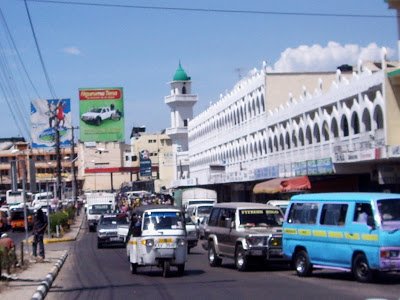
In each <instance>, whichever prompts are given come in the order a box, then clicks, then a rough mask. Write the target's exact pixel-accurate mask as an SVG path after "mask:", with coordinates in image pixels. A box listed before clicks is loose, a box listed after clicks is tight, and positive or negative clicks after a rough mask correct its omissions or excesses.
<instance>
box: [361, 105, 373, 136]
mask: <svg viewBox="0 0 400 300" xmlns="http://www.w3.org/2000/svg"><path fill="white" fill-rule="evenodd" d="M362 122H363V124H364V128H365V131H371V116H370V114H369V111H368V109H364V112H363V115H362Z"/></svg>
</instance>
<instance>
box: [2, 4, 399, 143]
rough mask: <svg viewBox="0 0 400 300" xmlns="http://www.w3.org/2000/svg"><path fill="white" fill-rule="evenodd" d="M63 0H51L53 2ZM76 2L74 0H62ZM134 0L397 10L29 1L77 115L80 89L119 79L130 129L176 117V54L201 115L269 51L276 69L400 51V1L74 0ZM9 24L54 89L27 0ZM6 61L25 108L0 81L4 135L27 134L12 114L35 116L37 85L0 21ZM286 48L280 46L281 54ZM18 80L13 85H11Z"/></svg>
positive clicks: (63, 93)
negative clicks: (172, 109)
mask: <svg viewBox="0 0 400 300" xmlns="http://www.w3.org/2000/svg"><path fill="white" fill-rule="evenodd" d="M56 1H58V0H54V1H53V2H56ZM65 2H72V0H64V2H63V3H65ZM74 2H81V3H82V2H85V3H92V4H93V3H96V4H98V3H107V4H114V5H115V4H120V5H136V6H157V7H180V8H203V9H216V10H247V11H248V10H251V11H264V12H266V11H270V12H296V13H314V14H337V15H343V14H350V15H379V16H392V17H391V18H356V17H341V16H336V17H327V16H305V15H282V14H244V13H217V12H189V11H176V10H152V9H138V8H126V7H125V8H113V7H101V6H94V5H91V6H89V5H65V4H55V3H44V2H33V1H29V0H28V1H27V3H28V6H29V11H30V15H31V19H32V22H33V25H34V28H35V32H36V36H37V40H38V44H39V46H40V49H41V53H42V57H43V61H44V63H45V65H46V68H47V72H48V75H49V78H50V81H51V83H52V85H53V87H54V90H55V92H56V95H57V97H59V98H71V105H72V111H73V118H74V120H73V124H74V125H75V126H77V125H78V124H79V119H78V118H79V103H78V89H79V88H82V87H119V86H121V87H123V88H124V93H125V95H124V96H125V117H126V120H125V130H126V135H127V138H128V137H129V133H130V130H131V128H132V126H141V125H145V126H146V127H147V131H148V132H159V131H161V130H162V129H165V128H166V127H169V126H170V119H169V117H170V114H169V110H168V107H167V105H165V104H164V96H166V95H169V93H170V90H169V85H168V82H169V81H171V80H172V77H173V75H174V73H175V70H176V69H177V67H178V63H179V60H180V61H181V63H182V66H183V68H184V69H185V70H186V72H187V73H188V75H189V76H191V77H192V91H193V93H195V94H197V95H198V96H199V101H198V103H197V104H196V106H195V109H194V111H195V115H197V114H198V113H199V112H201V111H203V110H204V109H205V108H206V107H207V106H208V105H209V103H210V102H211V101H212V102H215V101H216V100H217V99H219V95H220V94H221V93H222V94H223V93H225V91H228V90H230V89H231V88H232V87H233V86H234V85H235V83H236V82H237V81H238V78H239V73H238V71H237V70H238V69H240V70H241V72H240V73H241V75H242V76H243V75H246V73H247V72H248V71H250V70H251V69H253V68H258V69H259V68H260V67H261V66H262V62H263V61H267V63H268V65H269V67H270V69H271V71H334V70H335V68H336V67H337V66H338V65H341V64H345V63H348V64H354V63H356V61H357V59H358V58H359V57H360V56H361V57H362V58H364V59H369V58H372V59H376V58H378V57H379V48H381V47H386V48H388V53H389V58H391V59H396V60H397V57H398V55H397V31H396V28H397V25H396V19H395V18H394V16H395V11H394V10H389V9H388V5H387V4H386V3H385V1H383V0H380V1H378V0H362V1H360V0H326V1H320V0H307V1H298V0H275V1H272V0H268V1H267V0H247V1H242V0H212V1H211V0H203V1H178V0H169V1H167V0H159V1H155V0H154V1H151V0H146V1H134V0H75V1H74ZM0 9H1V10H2V13H3V16H4V18H5V20H6V22H7V24H8V27H9V29H10V32H11V35H12V37H13V39H14V42H15V44H16V46H17V48H18V51H19V53H20V56H21V58H22V60H23V62H24V64H25V67H26V69H27V72H28V74H29V76H30V77H31V79H32V81H33V83H34V86H35V88H36V90H37V91H38V94H39V96H40V97H41V98H44V99H49V98H52V95H51V93H50V91H49V88H48V86H47V84H46V79H45V76H44V74H43V71H42V68H41V65H40V60H39V57H38V54H37V51H36V48H35V42H34V39H33V36H32V32H31V29H30V25H29V20H28V17H27V12H26V9H25V4H24V2H23V1H21V0H2V1H1V2H0ZM0 51H1V56H0V64H1V65H0V67H2V66H3V67H4V64H5V63H7V64H8V66H9V68H10V74H11V73H12V75H10V77H12V79H13V81H12V82H11V83H10V82H8V81H7V82H4V81H3V82H1V80H2V77H0V84H1V86H0V87H1V88H2V89H7V88H10V89H12V90H17V91H18V93H17V95H16V96H15V95H14V96H15V99H13V101H19V104H20V107H21V110H22V112H21V114H16V115H17V116H16V121H15V120H14V119H13V118H12V114H11V113H10V109H9V108H8V107H7V105H6V102H5V99H4V95H3V94H2V93H1V90H0V103H1V105H2V107H3V109H2V110H1V111H0V137H10V136H18V135H21V133H20V131H19V130H18V126H16V122H22V121H21V118H24V119H25V120H26V122H27V124H29V103H30V101H31V100H32V99H33V98H37V95H36V93H35V92H34V90H33V88H32V87H30V84H29V83H27V82H28V81H27V79H26V76H24V74H23V72H21V68H20V67H18V64H17V63H16V62H15V58H16V54H15V51H13V50H12V49H11V48H10V46H9V44H7V36H6V34H5V29H4V26H3V23H1V26H0ZM283 54H284V55H283ZM10 84H15V86H14V85H13V86H12V87H7V86H9V85H10Z"/></svg>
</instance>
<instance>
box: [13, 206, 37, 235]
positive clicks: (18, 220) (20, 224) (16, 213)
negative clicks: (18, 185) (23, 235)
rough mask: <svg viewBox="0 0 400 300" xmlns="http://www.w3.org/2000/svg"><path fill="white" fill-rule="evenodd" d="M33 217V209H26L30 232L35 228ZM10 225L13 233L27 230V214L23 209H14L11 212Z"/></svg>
mask: <svg viewBox="0 0 400 300" xmlns="http://www.w3.org/2000/svg"><path fill="white" fill-rule="evenodd" d="M33 215H34V212H33V210H32V209H30V208H27V209H26V220H27V223H28V230H31V229H32V227H33ZM10 225H11V229H12V231H15V230H23V229H25V213H24V208H23V207H18V208H12V209H11V210H10Z"/></svg>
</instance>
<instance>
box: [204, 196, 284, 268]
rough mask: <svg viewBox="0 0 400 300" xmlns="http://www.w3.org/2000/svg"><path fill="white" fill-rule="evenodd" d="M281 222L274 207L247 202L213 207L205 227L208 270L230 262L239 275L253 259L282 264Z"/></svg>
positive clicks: (279, 211)
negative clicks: (206, 230)
mask: <svg viewBox="0 0 400 300" xmlns="http://www.w3.org/2000/svg"><path fill="white" fill-rule="evenodd" d="M282 221H283V216H282V212H281V210H280V209H278V208H276V207H274V206H269V205H265V204H260V203H249V202H227V203H218V204H215V206H214V207H213V209H212V210H211V214H210V218H209V220H208V225H207V226H208V227H207V228H208V236H207V241H208V246H207V248H208V261H209V264H210V266H212V267H217V266H220V265H221V263H222V259H223V258H230V259H234V261H235V265H236V268H237V269H238V270H239V271H245V270H247V268H248V266H249V262H250V260H251V259H252V258H259V259H262V260H263V261H264V262H271V261H275V262H281V261H284V257H283V254H282V227H281V226H282Z"/></svg>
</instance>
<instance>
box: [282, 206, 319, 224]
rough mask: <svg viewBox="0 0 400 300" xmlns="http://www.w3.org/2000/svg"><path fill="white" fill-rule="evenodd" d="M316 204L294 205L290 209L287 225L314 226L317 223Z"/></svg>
mask: <svg viewBox="0 0 400 300" xmlns="http://www.w3.org/2000/svg"><path fill="white" fill-rule="evenodd" d="M317 213H318V204H316V203H294V204H293V205H292V206H291V207H290V211H289V216H288V223H296V224H315V223H316V222H317Z"/></svg>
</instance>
